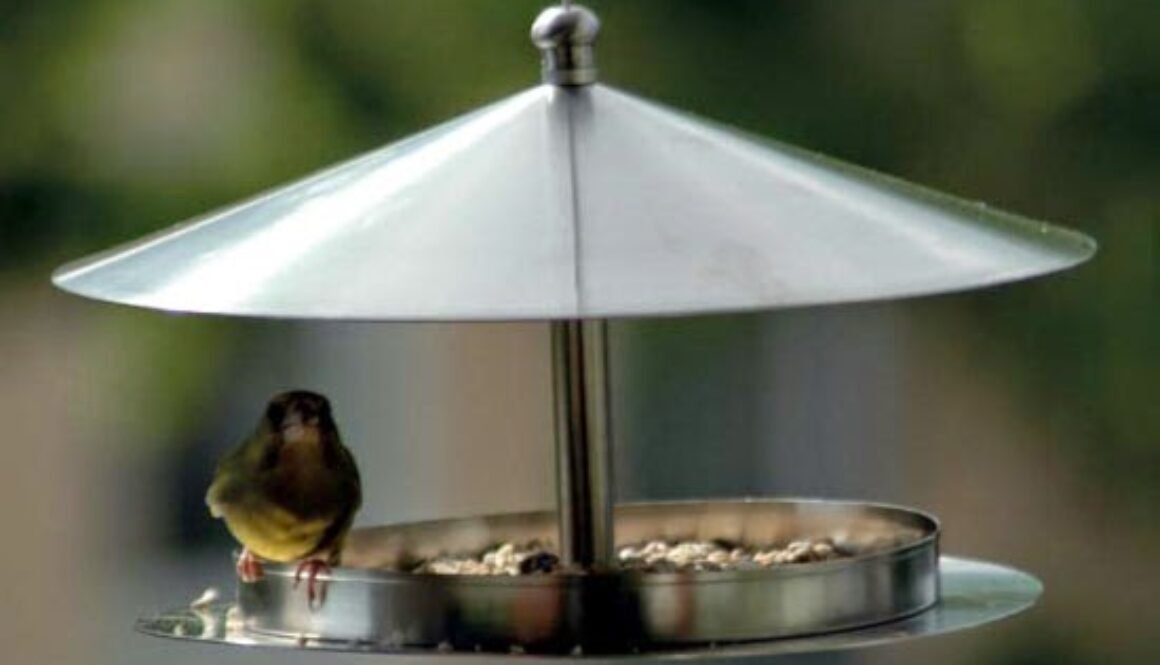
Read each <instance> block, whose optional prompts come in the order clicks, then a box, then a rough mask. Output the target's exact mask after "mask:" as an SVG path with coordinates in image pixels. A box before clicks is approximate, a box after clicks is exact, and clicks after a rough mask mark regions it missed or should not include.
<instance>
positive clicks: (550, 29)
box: [531, 2, 600, 85]
mask: <svg viewBox="0 0 1160 665" xmlns="http://www.w3.org/2000/svg"><path fill="white" fill-rule="evenodd" d="M599 34H600V19H598V18H596V14H593V13H592V11H591V10H590V9H588V8H587V7H582V6H580V5H574V4H572V3H570V2H565V3H563V4H562V5H561V6H559V7H549V8H548V9H545V10H544V11H543V12H541V13H540V15H539V16H538V17H537V18H536V21H535V23H533V24H532V33H531V37H532V43H533V44H535V45H536V47H537V48H539V49H540V50H541V51H542V52H543V63H542V70H543V78H544V83H548V84H552V85H591V84H593V83H595V82H596V52H595V49H594V48H593V45H594V44H595V43H596V37H597V36H598V35H599Z"/></svg>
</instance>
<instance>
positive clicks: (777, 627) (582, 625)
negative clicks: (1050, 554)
mask: <svg viewBox="0 0 1160 665" xmlns="http://www.w3.org/2000/svg"><path fill="white" fill-rule="evenodd" d="M553 519H554V517H553V515H551V514H550V513H536V514H517V515H500V516H491V517H482V518H475V519H467V520H448V521H440V522H430V523H424V524H414V525H403V526H397V527H383V528H380V529H375V530H370V531H362V532H357V533H355V534H352V537H351V540H350V543H349V545H348V547H349V551H348V553H346V554H344V564H345V565H346V566H348V567H346V568H341V569H336V570H335V571H334V573H333V574H332V575H331V576H330V578H329V582H328V584H327V589H326V595H327V599H326V603H325V604H324V605H323V606H322V607H321V609H313V610H312V609H311V608H310V607H309V606H308V604H307V602H306V600H305V597H304V595H303V590H302V589H301V588H298V585H296V584H295V579H294V576H295V567H294V566H273V565H271V566H268V567H267V569H266V576H265V578H264V579H263V580H261V581H259V582H257V583H254V584H240V585H239V586H238V605H239V614H240V620H241V622H242V624H243V625H244V626H245V628H246V630H247V631H249V632H250V633H253V634H266V635H274V636H283V637H287V636H289V637H297V636H300V635H307V636H311V637H312V638H314V639H319V640H322V641H330V642H338V643H344V644H345V643H350V642H357V643H370V644H376V645H390V646H394V647H412V646H414V647H436V646H438V645H440V644H444V645H450V646H452V647H454V648H456V649H465V650H474V649H475V648H480V649H483V650H486V651H491V652H507V651H509V650H510V649H511V648H512V647H513V646H514V647H517V648H519V649H522V650H525V651H528V652H544V653H568V652H571V651H572V650H573V649H575V648H576V647H577V646H580V647H581V648H582V649H583V651H584V652H586V653H631V652H632V651H633V650H655V649H658V648H661V647H674V646H679V645H683V646H690V645H698V644H701V645H703V644H709V643H725V642H742V641H751V640H760V639H771V638H781V637H794V636H802V635H812V634H818V633H825V632H831V631H838V630H848V629H853V628H859V627H864V626H868V625H872V624H878V623H883V622H886V621H891V620H896V619H900V618H902V617H906V616H910V615H913V614H915V613H917V612H920V611H922V610H924V609H927V608H929V607H931V606H932V605H933V604H935V603H936V602H937V600H938V527H937V524H936V523H935V522H934V520H933V519H931V518H929V517H927V516H925V515H922V514H921V513H917V512H913V511H910V510H906V509H902V508H894V507H888V506H879V505H872V504H862V503H843V502H830V501H801V500H780V501H777V500H769V501H747V502H746V501H712V502H679V503H662V504H638V505H627V506H620V507H618V509H617V522H616V537H617V542H618V543H622V544H630V543H636V542H642V541H646V540H652V539H657V538H662V539H679V540H693V539H696V540H711V539H717V538H720V539H726V540H730V541H735V542H745V543H751V544H754V545H769V544H773V543H779V542H780V543H783V544H784V543H787V542H789V541H791V540H795V539H801V538H808V539H818V538H823V537H828V538H833V539H834V540H835V542H836V543H837V544H838V545H839V546H840V547H843V548H845V549H847V550H849V551H850V552H852V553H853V556H851V557H850V558H844V559H837V560H830V561H824V562H816V563H803V564H795V565H788V566H781V567H773V568H769V569H760V570H737V571H726V572H700V573H641V572H615V573H614V572H595V573H560V574H553V575H531V576H515V577H509V576H440V575H428V574H412V573H399V572H390V571H391V570H392V569H394V570H398V569H403V570H409V569H410V568H411V565H410V564H411V563H412V562H416V561H419V560H422V559H425V558H427V557H430V556H434V555H437V554H441V553H448V552H450V553H462V552H478V551H480V550H482V549H483V548H485V547H487V546H491V545H494V544H496V543H500V542H515V543H526V542H529V541H533V540H539V541H541V542H548V543H550V542H551V539H552V537H553V535H554V532H555V529H554V526H555V525H554V524H553Z"/></svg>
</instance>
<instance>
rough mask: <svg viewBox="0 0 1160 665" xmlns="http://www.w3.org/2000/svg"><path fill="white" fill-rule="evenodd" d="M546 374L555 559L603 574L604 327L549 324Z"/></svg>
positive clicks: (608, 504)
mask: <svg viewBox="0 0 1160 665" xmlns="http://www.w3.org/2000/svg"><path fill="white" fill-rule="evenodd" d="M552 373H553V376H554V383H555V386H554V392H555V403H556V469H557V471H556V491H557V506H558V514H559V532H560V539H559V543H560V557H561V559H562V560H563V561H564V563H565V564H568V565H578V566H584V567H586V568H596V569H598V570H599V569H604V568H607V567H608V566H609V565H610V564H611V562H612V549H613V547H612V546H613V538H612V506H613V503H614V497H613V482H612V441H611V437H612V424H611V418H610V409H611V405H610V404H609V401H608V386H609V381H608V323H607V322H605V321H566V322H556V323H553V324H552Z"/></svg>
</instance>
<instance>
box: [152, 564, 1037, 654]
mask: <svg viewBox="0 0 1160 665" xmlns="http://www.w3.org/2000/svg"><path fill="white" fill-rule="evenodd" d="M939 583H940V585H941V587H942V599H941V601H940V602H939V603H938V604H937V605H936V606H934V607H932V608H931V609H929V610H927V611H925V612H921V613H919V614H917V615H915V616H912V617H909V618H905V619H901V620H898V621H893V622H888V623H885V624H879V625H877V626H871V627H868V628H861V629H857V630H849V631H845V632H838V633H826V634H821V635H812V636H804V637H795V638H786V639H779V640H765V641H755V642H748V643H741V644H718V645H711V646H710V645H705V646H701V647H694V648H688V649H671V648H669V649H666V648H659V647H658V648H651V649H646V650H641V651H640V652H639V653H631V654H619V655H611V656H605V657H602V660H637V659H642V658H647V659H661V660H665V659H672V660H690V659H710V658H712V659H743V658H769V657H771V656H780V655H789V654H803V653H814V652H823V651H835V650H839V649H855V648H863V647H870V646H875V645H880V644H888V643H895V642H899V641H902V640H908V639H913V638H918V637H927V636H934V635H942V634H945V633H952V632H955V631H960V630H966V629H969V628H975V627H978V626H981V625H984V624H988V623H991V622H994V621H999V620H1001V619H1005V618H1007V617H1009V616H1011V615H1013V614H1017V613H1019V612H1021V611H1023V610H1025V609H1027V608H1029V607H1031V606H1032V605H1034V604H1035V601H1036V600H1037V599H1038V598H1039V595H1040V594H1041V593H1042V591H1043V587H1042V586H1041V585H1040V583H1039V581H1038V580H1036V579H1035V578H1034V577H1032V576H1030V575H1028V574H1026V573H1023V572H1021V571H1018V570H1014V569H1012V568H1007V567H1004V566H1000V565H996V564H993V563H985V562H981V561H972V560H969V559H959V558H954V557H946V556H944V557H942V559H941V560H940V562H939ZM137 629H138V630H140V631H142V632H144V633H147V634H150V635H155V636H158V637H170V638H177V639H183V640H193V641H198V642H206V643H216V644H233V645H239V646H253V647H280V648H291V649H299V648H302V649H315V650H320V651H328V650H338V651H361V652H367V653H381V654H397V655H400V656H430V657H435V658H449V659H451V658H455V659H458V658H469V657H473V656H474V657H484V658H494V654H488V653H476V652H474V650H471V651H467V652H463V651H452V652H449V651H448V650H447V647H446V645H444V646H443V647H439V646H436V647H434V648H431V647H428V648H414V647H410V648H408V647H401V646H392V645H390V644H372V643H362V642H348V643H335V642H327V641H323V640H319V639H316V638H314V637H312V636H310V635H302V636H293V637H287V636H275V635H268V634H260V633H254V632H251V631H248V630H246V629H245V628H244V627H243V625H242V621H241V617H240V615H239V614H238V611H237V608H236V607H233V606H229V605H215V606H211V607H207V608H204V609H201V610H193V609H188V608H185V609H178V610H174V611H172V612H167V613H165V614H161V615H159V616H156V617H149V618H145V619H142V620H140V621H139V622H138V623H137ZM523 658H527V659H542V658H550V656H543V655H536V654H529V655H525V656H523Z"/></svg>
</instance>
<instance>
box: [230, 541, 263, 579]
mask: <svg viewBox="0 0 1160 665" xmlns="http://www.w3.org/2000/svg"><path fill="white" fill-rule="evenodd" d="M235 568H236V570H237V571H238V579H240V580H241V581H243V582H245V583H246V584H253V583H254V582H257V581H258V580H260V579H262V577H263V576H264V575H265V572H264V571H263V570H262V563H261V562H260V561H259V560H258V557H256V556H254V553H253V552H251V551H250V550H249V548H246V549H243V550H242V553H241V555H240V556H238V563H237V566H235Z"/></svg>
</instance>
